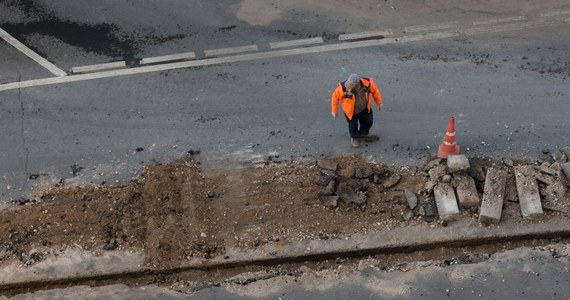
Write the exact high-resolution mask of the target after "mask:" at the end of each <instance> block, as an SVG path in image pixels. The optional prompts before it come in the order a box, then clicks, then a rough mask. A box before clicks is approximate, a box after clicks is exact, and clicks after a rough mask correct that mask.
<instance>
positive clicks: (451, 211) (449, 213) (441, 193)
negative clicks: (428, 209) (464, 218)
mask: <svg viewBox="0 0 570 300" xmlns="http://www.w3.org/2000/svg"><path fill="white" fill-rule="evenodd" d="M433 192H434V195H435V204H436V205H437V211H438V212H439V218H440V219H441V220H442V221H454V220H458V219H459V207H458V206H457V199H456V198H455V192H454V191H453V187H452V186H451V184H447V183H440V184H438V185H437V186H436V187H435V188H434V189H433Z"/></svg>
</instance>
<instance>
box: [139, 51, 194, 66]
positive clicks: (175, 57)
mask: <svg viewBox="0 0 570 300" xmlns="http://www.w3.org/2000/svg"><path fill="white" fill-rule="evenodd" d="M194 58H196V54H195V53H194V52H185V53H177V54H170V55H162V56H154V57H145V58H143V59H141V62H140V64H141V65H145V64H154V63H160V62H166V61H173V60H181V59H194Z"/></svg>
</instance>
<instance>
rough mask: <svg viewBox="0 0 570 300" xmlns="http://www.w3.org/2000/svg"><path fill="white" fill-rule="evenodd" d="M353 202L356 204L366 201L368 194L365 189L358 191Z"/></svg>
mask: <svg viewBox="0 0 570 300" xmlns="http://www.w3.org/2000/svg"><path fill="white" fill-rule="evenodd" d="M352 203H354V204H356V205H362V204H364V203H366V194H365V193H364V192H363V191H358V192H356V195H354V197H353V198H352Z"/></svg>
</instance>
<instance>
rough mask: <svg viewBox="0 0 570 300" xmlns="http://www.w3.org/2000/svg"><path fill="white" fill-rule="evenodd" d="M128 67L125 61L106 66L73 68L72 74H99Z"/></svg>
mask: <svg viewBox="0 0 570 300" xmlns="http://www.w3.org/2000/svg"><path fill="white" fill-rule="evenodd" d="M126 66H127V64H126V63H125V62H124V61H117V62H112V63H106V64H98V65H90V66H80V67H72V68H71V72H72V73H75V74H77V73H87V72H97V71H102V70H109V69H117V68H124V67H126Z"/></svg>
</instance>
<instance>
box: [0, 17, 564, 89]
mask: <svg viewBox="0 0 570 300" xmlns="http://www.w3.org/2000/svg"><path fill="white" fill-rule="evenodd" d="M567 23H570V18H565V19H554V20H547V21H536V22H525V23H516V24H503V25H496V26H492V27H480V28H471V29H467V30H465V31H463V32H462V34H465V35H477V34H486V33H492V32H503V31H516V30H523V29H529V28H539V27H548V26H557V25H564V24H567ZM458 36H460V33H459V32H431V33H424V34H416V35H409V36H403V37H397V38H396V37H391V38H385V39H381V40H380V39H375V40H365V41H356V42H346V43H338V44H330V45H320V46H312V47H305V48H298V49H285V50H275V51H268V52H260V53H251V54H239V55H234V56H227V57H217V58H206V59H201V60H193V61H184V62H176V63H168V64H160V65H150V66H142V67H137V68H128V69H120V70H111V71H103V72H98V73H88V74H79V75H73V76H66V77H52V78H44V79H34V80H28V81H21V82H13V83H7V84H0V91H7V90H14V89H19V88H26V87H34V86H43V85H51V84H61V83H69V82H76V81H84V80H93V79H100V78H108V77H116V76H126V75H135V74H143V73H149V72H159V71H167V70H174V69H181V68H192V67H199V66H209V65H216V64H225V63H234V62H241V61H250V60H257V59H268V58H277V57H285V56H292V55H301V54H311V53H319V52H328V51H338V50H348V49H355V48H363V47H371V46H381V45H388V44H397V43H407V42H418V41H425V40H436V39H445V38H453V37H458Z"/></svg>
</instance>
